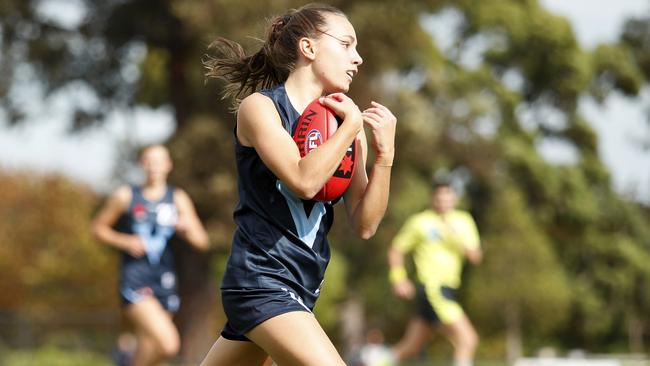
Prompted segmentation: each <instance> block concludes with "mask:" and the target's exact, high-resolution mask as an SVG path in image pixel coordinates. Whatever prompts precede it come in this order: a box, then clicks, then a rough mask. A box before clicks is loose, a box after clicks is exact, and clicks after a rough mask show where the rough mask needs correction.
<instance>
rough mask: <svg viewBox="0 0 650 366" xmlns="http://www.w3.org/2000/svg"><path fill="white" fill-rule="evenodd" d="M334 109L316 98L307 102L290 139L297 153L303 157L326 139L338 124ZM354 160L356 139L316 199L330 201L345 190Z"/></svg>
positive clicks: (353, 166) (351, 173) (352, 171)
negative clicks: (293, 142)
mask: <svg viewBox="0 0 650 366" xmlns="http://www.w3.org/2000/svg"><path fill="white" fill-rule="evenodd" d="M339 123H340V122H339V119H338V118H337V116H336V115H335V114H334V112H333V111H332V110H331V109H330V108H328V107H326V106H324V105H322V104H321V103H320V102H319V101H318V98H316V99H315V100H314V101H312V102H311V103H309V105H308V106H307V108H305V110H304V112H303V113H302V115H301V116H300V119H299V120H298V125H297V126H296V129H295V131H294V134H293V139H294V141H295V142H296V144H297V145H298V150H300V156H301V157H304V156H305V155H307V154H309V153H310V152H311V151H313V150H314V149H316V148H317V147H319V146H320V145H321V144H323V143H324V142H325V141H327V139H329V138H330V137H331V136H332V135H333V134H334V132H335V131H336V129H337V128H338V126H339ZM356 160H357V140H356V139H355V140H354V141H353V142H352V144H351V145H350V147H348V150H347V152H346V153H345V156H344V157H343V159H342V160H341V164H339V166H338V168H336V171H335V172H334V174H333V175H332V177H331V178H330V179H329V180H328V181H327V183H325V185H324V186H323V188H321V190H320V191H318V193H317V194H316V196H314V198H313V199H314V200H316V201H322V202H326V201H333V200H335V199H337V198H339V197H341V195H343V193H344V192H345V190H346V189H347V188H348V186H349V185H350V182H351V181H352V176H353V174H354V168H355V166H356Z"/></svg>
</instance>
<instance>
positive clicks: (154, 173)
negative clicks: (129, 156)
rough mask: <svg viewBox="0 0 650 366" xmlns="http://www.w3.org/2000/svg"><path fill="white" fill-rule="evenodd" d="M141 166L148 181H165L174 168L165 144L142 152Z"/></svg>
mask: <svg viewBox="0 0 650 366" xmlns="http://www.w3.org/2000/svg"><path fill="white" fill-rule="evenodd" d="M140 166H142V169H143V170H144V173H145V175H146V176H147V180H148V181H164V180H166V179H167V175H168V174H169V172H170V171H171V170H172V160H171V157H170V156H169V151H167V149H166V148H165V147H163V146H158V145H157V146H152V147H149V148H147V149H146V150H145V151H143V152H142V156H141V157H140Z"/></svg>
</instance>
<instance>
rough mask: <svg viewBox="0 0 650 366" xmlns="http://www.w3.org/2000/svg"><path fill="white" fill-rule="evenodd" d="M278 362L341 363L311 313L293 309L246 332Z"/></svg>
mask: <svg viewBox="0 0 650 366" xmlns="http://www.w3.org/2000/svg"><path fill="white" fill-rule="evenodd" d="M246 336H247V337H248V338H250V339H251V340H252V341H254V342H255V343H256V344H258V345H259V346H260V347H261V348H263V349H264V350H265V351H266V352H267V353H268V354H269V355H270V356H271V358H273V360H274V361H275V362H276V363H277V364H278V365H280V366H293V365H296V366H312V365H313V366H322V365H328V366H336V365H341V366H345V363H344V362H343V359H341V356H340V355H339V354H338V352H337V351H336V348H334V345H333V344H332V342H331V341H330V340H329V338H328V337H327V334H325V332H324V331H323V328H321V326H320V324H318V321H316V318H315V317H314V315H313V314H311V313H308V312H304V311H294V312H290V313H285V314H281V315H278V316H276V317H273V318H271V319H269V320H267V321H265V322H263V323H262V324H260V325H258V326H256V327H255V328H253V330H251V331H250V332H249V333H248V334H247V335H246Z"/></svg>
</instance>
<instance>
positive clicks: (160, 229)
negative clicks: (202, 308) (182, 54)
mask: <svg viewBox="0 0 650 366" xmlns="http://www.w3.org/2000/svg"><path fill="white" fill-rule="evenodd" d="M140 165H141V167H142V169H143V170H144V173H145V181H144V183H143V184H142V185H123V186H121V187H119V188H118V189H117V190H116V191H115V192H113V194H112V195H111V196H110V197H109V199H108V200H107V201H106V203H105V204H104V206H103V207H102V208H101V209H100V211H99V212H98V213H97V215H96V217H95V219H94V221H93V225H92V229H93V234H94V235H95V237H96V238H97V239H99V240H100V241H102V242H104V243H106V244H108V245H110V246H113V247H115V248H117V249H119V250H120V251H121V252H122V261H121V266H120V288H119V293H120V297H121V299H122V304H123V305H124V313H125V315H126V318H127V319H128V320H129V321H130V322H131V323H132V325H133V328H134V331H135V335H136V338H137V348H136V352H135V354H134V356H133V360H132V362H131V363H130V365H133V366H144V365H154V364H159V363H160V362H163V361H164V360H165V359H167V358H170V357H172V356H174V355H176V353H178V350H179V347H180V339H179V334H178V331H177V330H176V328H175V326H174V324H173V322H172V314H173V313H174V312H176V311H177V310H178V308H179V306H180V299H179V297H178V294H177V286H176V281H177V280H176V270H175V267H174V258H173V254H172V251H171V248H170V247H169V245H168V243H169V240H170V238H171V237H172V235H174V234H180V235H181V236H182V237H183V238H184V239H185V240H186V241H187V242H188V243H189V244H190V245H192V246H194V247H195V248H197V249H201V250H205V249H207V248H208V236H207V233H206V232H205V229H204V228H203V225H202V224H201V222H200V220H199V218H198V216H197V215H196V211H195V210H194V205H193V204H192V201H191V200H190V198H189V196H188V195H187V193H185V191H183V190H182V189H180V188H175V187H172V186H170V185H168V184H167V175H168V174H169V172H170V171H171V169H172V162H171V158H170V156H169V151H168V150H167V148H165V147H164V146H162V145H152V146H148V147H146V148H144V149H143V151H142V153H141V155H140Z"/></svg>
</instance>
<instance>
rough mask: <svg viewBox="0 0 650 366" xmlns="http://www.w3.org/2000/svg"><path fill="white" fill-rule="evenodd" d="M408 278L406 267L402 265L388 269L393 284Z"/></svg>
mask: <svg viewBox="0 0 650 366" xmlns="http://www.w3.org/2000/svg"><path fill="white" fill-rule="evenodd" d="M407 278H408V276H407V274H406V269H405V268H404V267H401V266H400V267H392V268H391V269H390V270H389V271H388V279H389V280H390V282H391V283H393V284H395V283H398V282H402V281H404V280H405V279H407Z"/></svg>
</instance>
